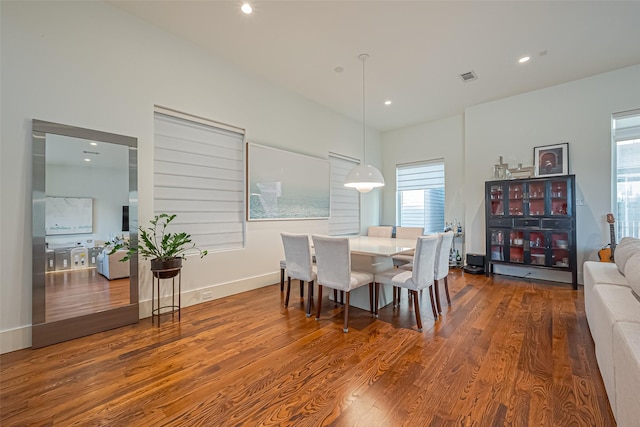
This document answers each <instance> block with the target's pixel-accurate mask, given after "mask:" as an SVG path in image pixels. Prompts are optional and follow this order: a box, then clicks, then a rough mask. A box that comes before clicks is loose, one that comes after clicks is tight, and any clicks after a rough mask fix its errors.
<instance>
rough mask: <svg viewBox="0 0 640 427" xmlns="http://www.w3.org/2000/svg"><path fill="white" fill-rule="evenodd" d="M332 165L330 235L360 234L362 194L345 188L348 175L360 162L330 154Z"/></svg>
mask: <svg viewBox="0 0 640 427" xmlns="http://www.w3.org/2000/svg"><path fill="white" fill-rule="evenodd" d="M329 163H330V164H331V217H330V218H329V234H330V235H332V236H337V235H346V234H358V233H360V193H358V192H357V191H355V190H354V189H353V188H347V187H345V186H344V181H345V179H346V178H347V174H348V173H349V172H350V171H351V169H353V168H354V167H356V166H358V164H359V162H358V161H357V160H354V159H350V158H348V157H344V156H340V155H338V154H333V153H330V154H329Z"/></svg>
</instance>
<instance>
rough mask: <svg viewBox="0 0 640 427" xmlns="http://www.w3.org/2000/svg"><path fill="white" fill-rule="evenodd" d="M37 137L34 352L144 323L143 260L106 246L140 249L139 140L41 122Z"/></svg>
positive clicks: (35, 131) (35, 127)
mask: <svg viewBox="0 0 640 427" xmlns="http://www.w3.org/2000/svg"><path fill="white" fill-rule="evenodd" d="M32 130H33V184H32V186H33V199H32V200H33V218H32V221H33V222H32V230H33V268H32V270H33V283H32V329H31V331H32V347H33V348H38V347H43V346H46V345H50V344H55V343H57V342H62V341H66V340H70V339H73V338H78V337H81V336H85V335H90V334H93V333H96V332H101V331H105V330H108V329H113V328H116V327H120V326H124V325H127V324H131V323H136V322H137V321H138V318H139V309H138V259H137V257H133V258H132V259H131V260H130V261H128V266H127V265H125V263H120V262H118V259H119V258H121V257H117V256H116V255H117V254H115V255H112V256H109V255H108V252H109V248H108V242H109V241H112V240H113V239H114V238H130V239H131V241H132V242H137V229H138V220H137V218H138V204H137V201H138V194H137V192H138V182H137V163H138V157H137V139H136V138H133V137H129V136H123V135H116V134H112V133H107V132H100V131H95V130H91V129H83V128H78V127H74V126H67V125H62V124H57V123H51V122H45V121H41V120H33V121H32Z"/></svg>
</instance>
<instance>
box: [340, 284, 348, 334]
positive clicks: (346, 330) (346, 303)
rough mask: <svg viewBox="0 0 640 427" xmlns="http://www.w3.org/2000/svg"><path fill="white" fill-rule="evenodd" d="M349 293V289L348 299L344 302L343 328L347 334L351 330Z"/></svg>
mask: <svg viewBox="0 0 640 427" xmlns="http://www.w3.org/2000/svg"><path fill="white" fill-rule="evenodd" d="M341 292H344V291H341ZM349 294H350V292H349V291H347V301H346V302H345V304H344V328H343V329H342V332H344V333H345V334H346V333H347V332H349Z"/></svg>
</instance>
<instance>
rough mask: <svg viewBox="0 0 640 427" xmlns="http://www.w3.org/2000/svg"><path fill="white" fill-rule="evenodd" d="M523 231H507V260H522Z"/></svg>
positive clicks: (519, 261)
mask: <svg viewBox="0 0 640 427" xmlns="http://www.w3.org/2000/svg"><path fill="white" fill-rule="evenodd" d="M524 250H525V232H524V231H522V230H511V231H510V232H509V262H516V263H520V264H522V263H523V262H524Z"/></svg>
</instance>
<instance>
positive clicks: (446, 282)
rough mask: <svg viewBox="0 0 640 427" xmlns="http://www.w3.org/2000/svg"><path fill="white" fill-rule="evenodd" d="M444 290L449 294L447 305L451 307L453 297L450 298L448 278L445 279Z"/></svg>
mask: <svg viewBox="0 0 640 427" xmlns="http://www.w3.org/2000/svg"><path fill="white" fill-rule="evenodd" d="M444 290H445V293H446V294H447V304H449V305H451V297H450V296H449V281H448V280H447V276H445V277H444Z"/></svg>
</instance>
